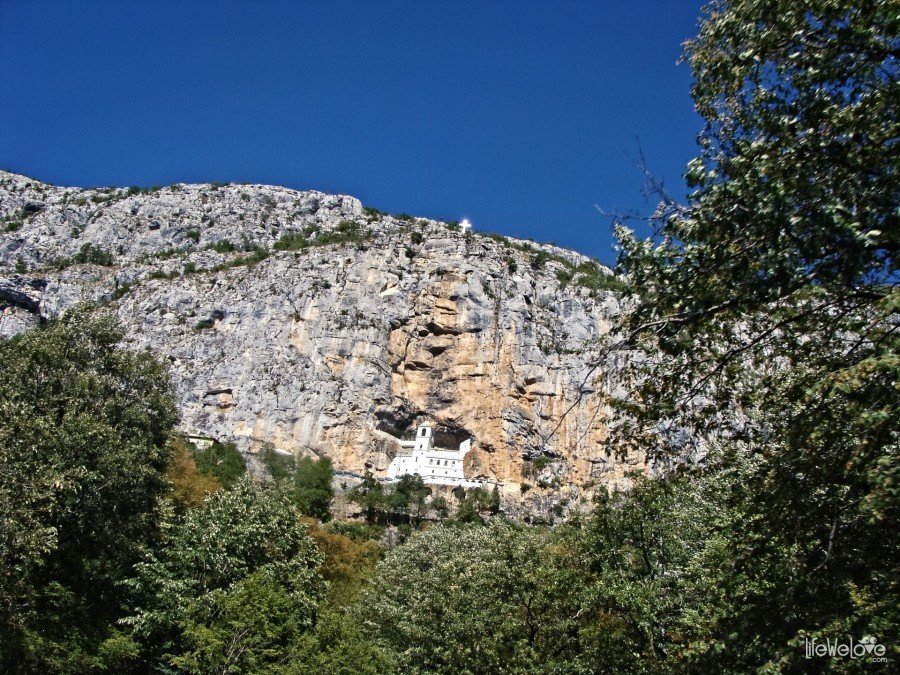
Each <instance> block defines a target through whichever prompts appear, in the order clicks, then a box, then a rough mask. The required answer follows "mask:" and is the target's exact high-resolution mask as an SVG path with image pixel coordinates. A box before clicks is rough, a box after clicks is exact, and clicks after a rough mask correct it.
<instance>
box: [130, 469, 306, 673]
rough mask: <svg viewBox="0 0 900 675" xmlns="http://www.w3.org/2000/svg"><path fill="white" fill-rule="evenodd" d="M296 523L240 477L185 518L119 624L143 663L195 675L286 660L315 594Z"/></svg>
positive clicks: (281, 503)
mask: <svg viewBox="0 0 900 675" xmlns="http://www.w3.org/2000/svg"><path fill="white" fill-rule="evenodd" d="M299 518H300V514H299V512H298V511H297V510H296V508H295V507H294V506H293V505H292V504H291V501H290V499H289V498H288V497H287V495H285V494H284V493H282V492H281V491H278V490H273V489H265V488H260V487H256V486H254V485H253V484H252V483H251V482H250V481H249V480H246V479H245V480H242V481H240V482H238V483H237V484H236V485H235V486H234V487H233V488H232V489H231V490H227V491H223V492H219V493H217V494H215V495H214V496H213V497H212V498H211V499H210V500H209V501H207V502H206V503H205V504H204V506H203V507H202V508H200V509H195V510H193V511H190V512H189V513H188V514H187V517H186V519H185V520H184V522H183V523H181V524H180V525H178V526H177V527H176V528H175V529H174V530H173V531H172V533H171V535H170V539H169V541H167V543H166V546H165V548H163V549H162V550H161V551H160V553H159V554H158V555H156V556H152V557H151V558H150V559H149V560H148V562H147V563H145V564H143V565H141V566H140V568H139V576H138V578H137V579H136V580H135V582H134V586H135V588H136V589H137V591H138V592H139V593H140V595H141V597H142V598H144V601H143V603H142V604H141V606H140V607H139V609H138V610H137V612H136V613H135V615H134V616H133V617H131V618H130V619H129V621H128V624H129V625H130V626H132V627H133V639H134V640H135V641H136V642H137V643H138V644H141V645H142V646H143V649H144V650H145V651H144V652H143V656H142V658H143V660H145V661H146V662H147V663H149V664H152V665H154V666H156V667H163V666H165V665H166V664H170V665H174V666H176V667H178V668H180V669H184V670H187V671H188V672H197V673H206V672H212V671H215V672H273V671H277V669H278V668H283V667H285V666H286V665H287V664H288V663H290V661H291V658H292V656H293V655H295V654H296V653H297V650H298V649H299V640H298V638H299V636H300V635H301V634H302V633H304V632H306V631H308V630H310V629H311V628H312V627H313V626H314V623H315V617H316V608H317V603H318V602H319V600H320V598H321V597H322V592H323V583H322V580H321V577H320V576H319V574H318V572H317V567H318V565H319V564H320V562H321V558H320V557H319V554H318V553H317V551H316V547H315V544H314V543H313V541H312V540H311V539H310V538H309V537H308V536H307V534H306V528H305V526H304V525H303V524H302V523H301V522H300V521H299ZM277 672H280V671H277Z"/></svg>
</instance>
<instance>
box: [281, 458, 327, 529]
mask: <svg viewBox="0 0 900 675" xmlns="http://www.w3.org/2000/svg"><path fill="white" fill-rule="evenodd" d="M333 477H334V469H333V468H332V466H331V460H330V459H328V458H327V457H322V458H321V459H318V460H316V459H313V458H311V457H301V458H300V459H299V460H298V461H297V467H296V469H295V470H294V484H293V490H292V491H291V494H292V495H293V498H294V502H295V503H296V504H297V507H298V508H299V509H300V511H301V512H302V513H304V514H306V515H307V516H312V517H313V518H318V519H319V520H328V518H329V517H330V513H329V508H330V507H331V500H332V499H334V488H333V487H332V485H331V481H332V478H333Z"/></svg>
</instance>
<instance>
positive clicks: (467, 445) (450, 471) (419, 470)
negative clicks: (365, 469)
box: [387, 422, 484, 487]
mask: <svg viewBox="0 0 900 675" xmlns="http://www.w3.org/2000/svg"><path fill="white" fill-rule="evenodd" d="M433 433H434V432H433V430H432V428H431V425H430V424H428V423H427V422H426V423H425V424H421V425H419V427H418V428H417V429H416V438H415V440H412V441H399V443H400V447H401V448H403V449H404V450H406V451H407V452H401V453H400V454H399V455H397V456H396V457H394V459H392V460H391V463H390V465H389V466H388V470H387V477H388V479H389V480H397V479H399V478H400V476H407V475H409V476H420V477H421V478H422V482H423V483H434V484H438V485H461V486H463V487H478V486H480V485H483V484H484V481H478V480H468V479H466V475H465V472H464V471H463V459H465V456H466V454H467V453H468V452H469V450H471V449H472V441H471V439H466V440H465V441H463V442H462V443H460V445H459V449H458V450H448V449H446V448H437V447H435V446H434V436H433Z"/></svg>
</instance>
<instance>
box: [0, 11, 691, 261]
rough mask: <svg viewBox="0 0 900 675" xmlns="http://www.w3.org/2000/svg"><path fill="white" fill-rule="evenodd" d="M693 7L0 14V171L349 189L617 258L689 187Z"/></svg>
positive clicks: (393, 206)
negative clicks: (688, 48)
mask: <svg viewBox="0 0 900 675" xmlns="http://www.w3.org/2000/svg"><path fill="white" fill-rule="evenodd" d="M701 4H702V3H701V2H699V1H697V2H695V1H693V0H677V2H676V1H672V0H630V1H619V0H609V1H600V0H596V1H594V2H566V1H564V0H563V1H558V2H525V1H520V2H508V3H505V2H449V1H448V2H429V1H427V0H419V1H418V2H400V1H393V2H390V1H386V2H374V1H372V2H361V1H359V2H343V1H339V0H332V1H330V2H326V1H325V0H322V1H319V2H299V1H297V2H278V1H275V0H257V1H254V2H251V1H246V2H228V1H227V0H219V1H218V2H191V1H189V0H182V1H181V2H165V1H163V2H160V1H158V0H157V1H154V2H119V1H102V0H88V1H86V2H78V3H73V2H61V1H60V2H45V1H39V0H2V2H0V101H2V105H0V167H2V168H6V169H8V170H11V171H17V172H20V173H25V174H28V175H30V176H33V177H35V178H38V179H40V180H44V181H47V182H53V183H59V184H64V185H78V186H98V185H121V186H126V185H143V186H149V185H154V184H159V185H165V184H169V183H173V182H179V181H188V182H191V181H198V182H208V181H212V180H221V181H248V182H258V183H275V184H279V185H287V186H289V187H294V188H299V189H319V190H324V191H327V192H339V193H346V194H352V195H355V196H357V197H359V198H360V199H362V201H363V202H364V203H365V204H367V205H370V206H375V207H377V208H380V209H383V210H386V211H390V212H407V213H411V214H415V215H420V216H430V217H443V218H447V219H461V218H463V217H468V218H469V219H470V220H471V221H472V222H473V223H474V225H475V228H476V229H478V230H484V231H495V232H501V233H503V234H508V235H513V236H521V237H529V238H533V239H536V240H539V241H554V242H556V243H558V244H561V245H565V246H569V247H571V248H575V249H578V250H581V251H584V252H586V253H589V254H591V255H595V256H597V257H599V258H600V259H601V260H603V261H605V262H612V261H613V260H614V258H615V254H614V251H613V249H612V237H611V232H610V222H609V219H608V218H604V217H603V216H602V215H600V214H599V213H598V212H597V210H596V209H595V204H596V205H599V206H601V207H603V208H604V209H606V210H608V211H625V210H642V211H648V210H652V208H651V207H652V205H650V204H647V203H646V200H645V198H644V197H643V196H642V193H641V187H642V182H643V181H642V177H641V175H640V173H639V171H638V170H637V168H636V157H637V155H638V151H639V148H643V150H644V153H645V155H646V158H647V161H648V164H649V166H650V168H651V169H652V171H653V172H654V173H655V174H656V175H657V176H659V177H661V178H663V179H664V180H665V181H666V184H667V186H668V187H669V188H670V189H671V191H672V192H673V193H675V194H677V195H681V194H683V192H684V188H683V182H682V180H681V174H682V171H683V168H684V165H685V164H686V162H687V161H688V160H689V159H690V158H691V157H692V156H693V155H694V154H695V152H696V145H695V138H696V134H697V132H698V131H699V130H700V128H701V120H700V118H699V117H698V116H697V115H696V113H695V112H694V110H693V105H692V102H691V99H690V92H689V89H690V72H689V69H688V67H687V66H686V65H680V66H676V60H677V59H678V57H679V55H680V53H681V43H682V42H683V41H684V40H685V39H687V38H689V37H691V36H692V35H694V34H695V33H696V28H697V19H698V16H699V13H700V7H701Z"/></svg>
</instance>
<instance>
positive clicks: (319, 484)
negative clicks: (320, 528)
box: [260, 445, 334, 521]
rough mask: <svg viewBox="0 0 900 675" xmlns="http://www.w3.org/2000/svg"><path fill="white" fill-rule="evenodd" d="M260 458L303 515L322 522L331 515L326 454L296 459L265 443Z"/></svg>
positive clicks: (329, 466)
mask: <svg viewBox="0 0 900 675" xmlns="http://www.w3.org/2000/svg"><path fill="white" fill-rule="evenodd" d="M260 459H261V460H262V463H263V464H264V465H265V467H266V469H268V471H269V475H270V476H271V477H272V480H274V481H275V483H276V484H278V485H281V486H284V487H285V489H287V490H288V492H289V493H290V494H291V496H292V497H293V499H294V503H295V504H296V505H297V507H298V508H299V509H300V511H301V512H302V513H303V514H304V515H307V516H311V517H313V518H318V519H319V520H323V521H324V520H328V519H329V518H330V516H331V513H330V511H329V509H330V508H331V500H332V499H334V488H333V487H332V480H333V478H334V469H333V467H332V464H331V460H330V459H329V458H328V457H322V458H320V459H318V460H316V459H313V458H312V457H301V458H300V459H299V460H297V459H295V458H294V457H292V456H290V455H284V454H280V453H278V452H276V451H275V448H274V447H272V446H271V445H267V446H266V447H264V448H263V450H262V453H260Z"/></svg>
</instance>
